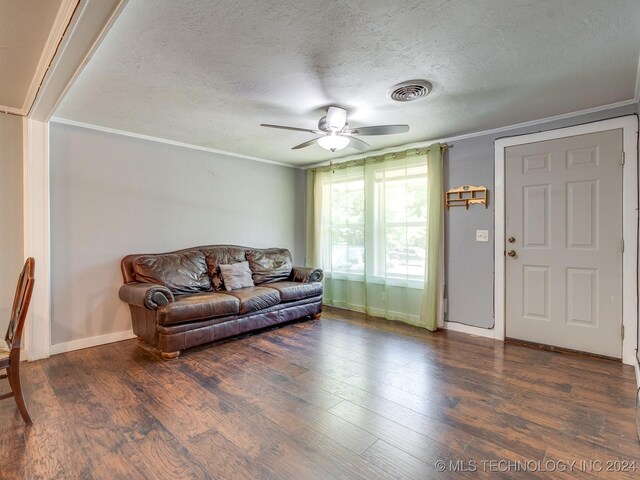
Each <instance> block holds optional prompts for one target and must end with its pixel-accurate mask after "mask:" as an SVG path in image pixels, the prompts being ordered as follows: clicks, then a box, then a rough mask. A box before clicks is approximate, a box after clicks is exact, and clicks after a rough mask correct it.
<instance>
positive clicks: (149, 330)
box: [120, 245, 323, 359]
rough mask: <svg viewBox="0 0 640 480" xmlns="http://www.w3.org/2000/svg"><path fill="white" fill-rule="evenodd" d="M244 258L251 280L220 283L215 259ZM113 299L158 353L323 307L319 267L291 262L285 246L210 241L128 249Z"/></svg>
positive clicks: (220, 262)
mask: <svg viewBox="0 0 640 480" xmlns="http://www.w3.org/2000/svg"><path fill="white" fill-rule="evenodd" d="M244 261H248V262H249V268H250V270H251V274H252V275H251V276H252V279H253V283H254V284H255V286H253V287H246V288H240V289H237V290H231V291H227V290H226V289H225V285H224V282H223V278H222V276H221V274H220V268H219V265H229V264H234V263H238V262H244ZM121 268H122V277H123V280H124V285H122V287H120V299H121V300H122V301H124V302H126V303H128V304H129V308H130V310H131V320H132V322H133V332H134V333H135V334H136V335H137V336H138V338H139V339H140V340H143V341H145V342H147V343H149V344H151V345H153V346H155V347H157V348H158V349H159V350H160V353H161V355H162V357H163V358H164V359H171V358H176V357H177V356H178V355H179V354H180V351H182V350H184V349H185V348H189V347H194V346H196V345H202V344H205V343H209V342H213V341H215V340H220V339H222V338H226V337H230V336H233V335H238V334H240V333H244V332H248V331H252V330H257V329H260V328H264V327H268V326H270V325H276V324H278V323H282V322H287V321H290V320H296V319H301V318H304V317H311V316H313V317H316V318H317V317H318V316H319V315H320V312H321V311H322V283H321V280H322V278H323V272H322V270H320V269H313V268H302V267H293V262H292V259H291V253H290V252H289V251H288V250H286V249H281V248H271V249H257V248H247V247H240V246H236V245H210V246H204V247H194V248H188V249H184V250H178V251H175V252H168V253H160V254H136V255H127V256H126V257H124V258H123V259H122V262H121Z"/></svg>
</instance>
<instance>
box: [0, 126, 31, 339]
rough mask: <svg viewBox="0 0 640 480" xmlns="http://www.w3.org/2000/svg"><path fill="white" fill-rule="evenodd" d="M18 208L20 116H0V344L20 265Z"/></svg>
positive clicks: (20, 202) (20, 213)
mask: <svg viewBox="0 0 640 480" xmlns="http://www.w3.org/2000/svg"><path fill="white" fill-rule="evenodd" d="M22 207H23V200H22V117H19V116H16V115H8V114H6V113H0V342H1V341H2V340H4V335H5V332H6V329H7V325H8V324H9V314H10V312H11V305H12V303H13V295H14V293H15V289H16V282H17V281H18V275H19V274H20V270H21V269H22V265H23V262H24V258H23V257H24V243H23V222H22V218H23V217H22V211H23V208H22ZM36 275H37V265H36Z"/></svg>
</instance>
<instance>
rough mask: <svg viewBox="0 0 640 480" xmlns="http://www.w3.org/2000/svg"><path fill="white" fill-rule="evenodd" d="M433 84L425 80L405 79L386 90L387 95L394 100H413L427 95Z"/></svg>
mask: <svg viewBox="0 0 640 480" xmlns="http://www.w3.org/2000/svg"><path fill="white" fill-rule="evenodd" d="M432 89H433V86H432V85H431V84H430V83H429V82H427V81H426V80H407V81H406V82H402V83H398V84H397V85H394V86H393V87H391V88H390V89H389V90H388V91H387V96H388V97H389V98H390V99H391V100H395V101H396V102H413V101H414V100H419V99H421V98H422V97H426V96H427V95H429V92H430V91H431V90H432Z"/></svg>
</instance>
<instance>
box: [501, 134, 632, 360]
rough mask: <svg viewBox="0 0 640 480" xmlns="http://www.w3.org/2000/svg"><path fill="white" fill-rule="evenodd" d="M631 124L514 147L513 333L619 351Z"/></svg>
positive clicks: (509, 186) (508, 168) (509, 279)
mask: <svg viewBox="0 0 640 480" xmlns="http://www.w3.org/2000/svg"><path fill="white" fill-rule="evenodd" d="M621 155H622V130H610V131H606V132H598V133H593V134H589V135H579V136H575V137H567V138H563V139H557V140H551V141H546V142H538V143H530V144H526V145H518V146H514V147H509V148H507V149H506V164H505V184H506V189H505V192H506V194H505V204H506V218H505V225H506V236H507V238H509V237H515V242H514V243H510V242H505V245H506V246H507V247H506V248H507V250H513V252H514V256H507V257H506V271H505V274H506V278H505V284H506V305H505V306H506V336H507V337H510V338H516V339H520V340H527V341H532V342H536V343H542V344H547V345H554V346H558V347H563V348H569V349H573V350H580V351H586V352H592V353H596V354H600V355H607V356H611V357H616V358H620V357H621V353H622V340H621V335H620V332H621V325H622V252H621V248H620V247H621V239H622V166H621V164H620V159H621Z"/></svg>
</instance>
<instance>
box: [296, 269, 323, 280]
mask: <svg viewBox="0 0 640 480" xmlns="http://www.w3.org/2000/svg"><path fill="white" fill-rule="evenodd" d="M323 278H324V272H323V271H322V269H320V268H308V267H293V270H291V275H289V280H290V281H291V282H301V283H311V282H321V281H322V279H323Z"/></svg>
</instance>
